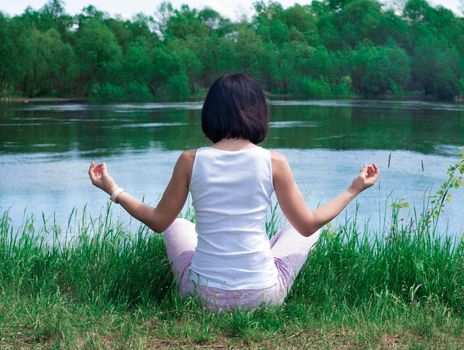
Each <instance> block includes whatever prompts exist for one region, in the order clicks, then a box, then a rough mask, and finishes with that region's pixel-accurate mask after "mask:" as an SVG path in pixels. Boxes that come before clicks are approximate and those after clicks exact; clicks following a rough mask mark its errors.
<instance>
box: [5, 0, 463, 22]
mask: <svg viewBox="0 0 464 350" xmlns="http://www.w3.org/2000/svg"><path fill="white" fill-rule="evenodd" d="M461 1H462V0H461ZM46 2H47V0H0V11H2V12H5V13H7V14H9V15H17V14H20V13H22V12H23V11H24V9H25V8H26V7H28V6H31V7H32V8H35V9H39V8H41V7H42V6H43V5H44V4H45V3H46ZM161 2H162V0H130V1H127V0H126V1H121V0H117V1H115V0H90V1H89V0H65V8H66V12H67V13H69V14H72V15H73V14H76V13H78V12H80V11H81V9H82V8H83V7H85V6H87V5H90V4H91V5H94V6H95V7H96V8H98V9H99V10H101V11H105V12H108V13H109V14H110V15H116V14H119V15H121V16H122V17H123V18H131V17H132V16H133V15H134V14H136V13H138V12H143V13H145V14H146V15H153V14H154V13H155V11H156V9H157V8H158V7H159V5H160V4H161ZM170 2H171V3H172V4H173V6H174V7H176V8H178V7H179V6H180V5H181V4H183V3H188V4H189V6H190V7H194V8H198V9H201V8H203V7H205V6H209V7H211V8H212V9H214V10H216V11H217V12H219V13H220V14H221V15H223V16H225V17H228V18H230V19H233V20H236V19H238V18H240V17H241V16H242V15H244V14H245V15H247V16H248V17H249V16H251V15H253V8H252V3H253V2H254V1H253V0H252V1H250V0H248V1H247V0H171V1H170ZM277 2H279V3H281V4H282V6H283V7H289V6H292V5H294V4H295V3H298V4H302V5H303V4H310V3H311V0H297V1H295V0H277ZM382 2H385V0H384V1H382ZM429 2H430V3H431V4H432V5H434V6H435V5H441V6H444V7H446V8H449V9H450V10H452V11H454V12H455V13H456V14H461V13H462V12H461V11H460V6H459V0H429Z"/></svg>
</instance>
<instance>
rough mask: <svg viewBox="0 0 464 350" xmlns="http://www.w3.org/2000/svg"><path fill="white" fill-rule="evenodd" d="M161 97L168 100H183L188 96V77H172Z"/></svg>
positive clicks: (179, 75)
mask: <svg viewBox="0 0 464 350" xmlns="http://www.w3.org/2000/svg"><path fill="white" fill-rule="evenodd" d="M162 94H163V95H162V97H164V98H166V99H169V100H185V99H187V98H188V97H189V96H190V89H189V85H188V77H187V75H186V74H178V75H174V76H172V77H171V78H170V79H169V80H168V83H167V84H166V87H165V89H164V91H163V92H162Z"/></svg>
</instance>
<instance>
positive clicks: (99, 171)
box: [89, 161, 118, 195]
mask: <svg viewBox="0 0 464 350" xmlns="http://www.w3.org/2000/svg"><path fill="white" fill-rule="evenodd" d="M89 177H90V180H91V181H92V184H93V185H94V186H96V187H98V188H99V189H101V190H103V191H105V192H106V193H108V194H109V195H111V194H112V193H113V192H114V191H115V190H116V189H117V188H118V185H116V182H114V180H113V178H112V177H111V175H110V174H108V170H107V169H106V164H105V163H100V164H95V162H94V161H92V163H91V164H90V168H89Z"/></svg>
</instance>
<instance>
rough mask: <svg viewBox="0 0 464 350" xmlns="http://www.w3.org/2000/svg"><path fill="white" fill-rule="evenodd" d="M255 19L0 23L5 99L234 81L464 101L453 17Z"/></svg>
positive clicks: (180, 12)
mask: <svg viewBox="0 0 464 350" xmlns="http://www.w3.org/2000/svg"><path fill="white" fill-rule="evenodd" d="M254 8H255V15H254V16H253V17H251V18H246V17H243V18H242V19H241V20H237V21H231V20H229V19H227V18H225V17H223V16H221V15H220V14H219V13H217V12H216V11H214V10H212V9H210V8H203V9H198V10H197V9H193V8H190V7H189V6H187V5H183V6H181V7H180V8H174V7H173V6H172V5H171V4H170V3H168V2H165V3H163V4H162V5H161V6H160V7H159V8H158V9H157V10H156V12H155V13H154V15H153V16H148V15H146V14H141V13H140V14H138V15H136V16H134V17H133V18H132V19H131V20H128V19H123V18H120V17H117V16H116V17H115V16H113V17H112V16H110V15H108V14H107V13H105V12H102V11H99V10H98V9H97V8H95V7H94V6H88V7H86V8H84V9H83V10H82V11H81V12H80V13H79V14H77V15H75V16H71V15H69V14H67V13H66V12H65V10H64V3H63V2H62V1H60V0H51V1H49V2H48V3H47V4H46V5H45V6H44V7H42V8H41V9H38V10H35V9H32V8H27V9H26V10H25V11H24V12H23V13H22V14H21V15H17V16H13V17H12V16H9V15H8V14H5V13H2V12H0V96H28V97H38V96H56V97H65V96H66V97H70V96H75V97H89V98H91V99H94V100H106V101H111V100H113V101H115V100H139V101H141V100H186V99H199V98H202V97H203V96H204V94H205V91H206V89H207V88H208V86H209V85H210V84H211V82H212V81H213V80H214V79H215V78H216V77H218V76H219V75H221V74H223V73H225V72H234V71H241V72H248V73H249V74H251V75H253V76H254V77H255V78H257V79H258V80H259V81H260V82H261V84H262V85H263V86H264V87H265V89H266V90H267V91H268V93H269V94H270V95H271V96H272V94H275V95H279V96H292V97H301V98H322V97H323V98H332V97H333V98H335V97H352V96H363V97H372V96H395V97H402V96H409V95H411V94H415V95H421V96H430V97H433V98H439V99H450V98H455V97H457V96H460V95H461V94H462V93H463V91H464V76H463V72H464V19H463V18H461V17H457V16H455V15H454V14H453V12H451V11H450V10H447V9H445V8H443V7H432V6H430V5H429V4H428V3H427V1H425V0H408V1H407V2H406V3H405V4H404V6H403V7H402V8H400V9H399V8H393V7H385V6H383V5H382V4H381V3H379V2H378V1H375V0H322V1H317V0H315V1H313V2H312V3H311V4H310V5H304V6H302V5H294V6H292V7H289V8H283V7H282V6H281V5H280V4H279V3H278V2H263V1H258V2H255V3H254Z"/></svg>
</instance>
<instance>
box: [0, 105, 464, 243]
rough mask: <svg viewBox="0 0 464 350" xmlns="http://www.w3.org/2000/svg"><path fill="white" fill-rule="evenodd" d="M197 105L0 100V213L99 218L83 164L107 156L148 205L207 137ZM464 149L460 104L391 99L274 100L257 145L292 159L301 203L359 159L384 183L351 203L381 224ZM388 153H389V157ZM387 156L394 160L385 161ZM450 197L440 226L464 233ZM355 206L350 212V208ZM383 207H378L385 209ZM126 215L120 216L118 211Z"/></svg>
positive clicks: (417, 200) (328, 187)
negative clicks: (375, 168)
mask: <svg viewBox="0 0 464 350" xmlns="http://www.w3.org/2000/svg"><path fill="white" fill-rule="evenodd" d="M201 107H202V104H201V103H173V104H166V103H164V104H156V103H146V104H110V105H92V104H32V105H2V106H0V210H5V209H9V210H10V213H11V217H12V220H13V221H14V222H15V223H20V222H21V220H22V218H23V213H24V211H25V210H26V211H27V212H29V213H34V214H35V215H37V216H38V217H41V213H42V212H43V213H44V215H45V217H46V218H49V219H50V218H52V217H53V216H54V217H55V220H56V221H57V222H58V223H59V224H61V225H64V224H66V222H67V217H68V215H69V213H70V212H71V210H72V208H74V207H76V208H77V209H78V210H81V209H82V208H83V207H84V206H85V205H87V211H88V212H90V213H92V214H95V215H96V214H97V213H99V212H100V211H101V210H103V208H104V207H105V205H106V203H107V196H106V195H105V194H104V193H103V192H100V191H99V190H97V189H96V188H94V187H92V186H91V185H90V181H89V180H88V178H87V168H88V165H89V163H90V161H91V160H92V159H93V160H96V161H105V162H107V164H108V166H109V169H110V171H111V173H112V174H113V176H114V178H115V179H116V180H117V182H118V183H119V185H120V186H122V187H124V188H125V189H126V190H127V191H128V192H130V193H132V194H134V195H135V196H137V197H138V198H144V200H145V201H146V202H149V203H156V201H157V200H158V199H159V197H160V195H161V194H162V192H163V190H164V188H165V186H166V185H167V183H168V181H169V178H170V175H171V172H172V167H173V165H174V163H175V161H176V159H177V157H178V156H179V154H180V152H181V151H182V150H184V149H188V148H195V147H199V146H203V145H207V144H209V142H208V140H207V139H206V138H205V137H204V136H203V134H202V132H201V117H200V114H201ZM462 145H464V107H463V106H461V105H458V104H449V103H428V102H390V101H345V100H343V101H273V102H272V103H271V123H270V131H269V136H268V138H267V139H266V141H265V142H264V143H263V146H264V147H267V148H272V149H277V150H279V151H280V152H281V153H283V154H284V155H285V156H286V157H287V158H288V160H289V162H290V164H291V166H292V168H293V171H294V175H295V179H296V181H297V183H298V185H299V187H300V189H301V191H302V192H303V194H304V195H305V198H306V200H307V203H308V205H309V206H310V207H311V208H315V207H316V206H317V205H319V204H322V203H325V202H326V201H328V200H330V199H331V198H333V197H334V196H335V195H337V194H338V193H339V192H340V191H343V190H344V189H345V188H346V187H347V186H348V185H349V183H350V182H351V180H352V178H353V177H354V176H355V175H356V174H357V173H358V171H359V168H360V167H361V166H362V165H363V164H364V163H370V162H377V163H378V164H379V165H380V168H381V171H382V177H381V181H380V186H377V185H376V186H375V187H373V188H371V189H369V190H368V191H366V192H364V193H363V194H361V195H360V196H359V198H358V203H359V212H358V218H359V220H360V221H361V222H364V221H367V220H369V221H370V224H369V225H370V226H371V227H372V228H375V229H377V228H379V227H380V228H382V227H383V223H384V220H383V218H381V219H379V208H380V209H382V208H383V207H384V206H385V202H386V200H387V198H404V199H406V200H408V201H409V202H410V203H411V204H415V205H416V206H418V207H420V206H422V203H423V202H424V196H425V193H426V192H427V191H434V190H436V189H437V188H438V186H439V184H440V183H441V182H442V181H444V180H445V177H446V169H447V167H448V166H449V165H450V164H452V163H453V162H455V161H457V159H458V155H459V151H460V146H462ZM390 154H391V156H390ZM389 157H390V160H391V161H390V166H389V167H388V159H389ZM463 192H464V191H463V190H460V191H459V192H456V194H455V196H454V198H453V201H452V202H451V203H449V204H447V209H446V215H445V217H444V220H443V222H442V223H443V225H442V229H443V230H445V224H446V223H449V227H450V231H451V232H453V233H455V234H459V233H461V232H463V226H464V219H463V215H462V213H464V194H463ZM354 209H355V205H351V206H350V207H349V208H348V210H347V213H348V214H349V215H352V213H353V211H354ZM382 212H383V209H382ZM116 214H117V215H122V216H121V217H122V218H123V219H124V220H127V219H128V216H127V215H125V214H123V213H122V211H120V209H119V208H116Z"/></svg>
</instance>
